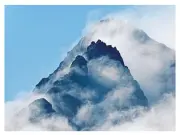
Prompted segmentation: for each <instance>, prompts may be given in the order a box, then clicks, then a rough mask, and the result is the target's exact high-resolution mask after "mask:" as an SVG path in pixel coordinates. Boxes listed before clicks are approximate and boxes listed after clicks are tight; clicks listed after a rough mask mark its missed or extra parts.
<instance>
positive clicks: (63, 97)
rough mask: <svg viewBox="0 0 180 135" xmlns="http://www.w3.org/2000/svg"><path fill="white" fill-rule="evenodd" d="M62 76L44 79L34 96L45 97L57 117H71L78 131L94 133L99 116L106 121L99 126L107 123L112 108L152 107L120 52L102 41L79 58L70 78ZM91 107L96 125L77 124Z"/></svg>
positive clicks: (57, 72) (91, 45) (56, 72)
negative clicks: (106, 119)
mask: <svg viewBox="0 0 180 135" xmlns="http://www.w3.org/2000/svg"><path fill="white" fill-rule="evenodd" d="M61 63H64V61H63V62H61ZM59 72H61V70H60V71H55V72H54V73H53V74H51V75H50V76H49V77H48V78H43V79H42V80H41V81H40V82H39V83H38V84H37V85H36V89H35V90H34V92H35V93H41V94H45V95H46V96H47V98H48V99H49V101H50V103H51V104H52V106H53V109H54V110H55V111H56V113H58V114H60V115H63V116H65V117H67V118H68V120H69V122H70V123H73V125H75V127H76V128H77V129H78V130H82V129H84V128H86V130H88V129H90V128H91V127H92V126H94V124H95V122H94V121H97V116H99V115H101V116H99V118H100V117H103V118H102V119H101V120H98V122H96V123H99V122H101V121H102V120H104V119H105V117H106V115H107V114H108V111H107V109H108V106H109V107H111V108H112V110H114V109H115V110H119V111H123V110H127V109H129V108H131V107H133V106H144V107H148V100H147V98H146V97H145V95H144V93H143V91H142V90H141V88H140V85H139V84H138V82H137V81H136V80H134V78H133V76H132V75H131V73H130V71H129V69H128V67H127V66H125V63H124V61H123V58H122V57H121V55H120V53H119V51H118V50H117V49H116V48H115V47H112V46H111V45H106V44H105V43H104V42H102V41H101V40H98V41H97V42H94V41H93V42H91V44H90V45H89V46H88V47H87V50H86V51H85V52H84V53H83V54H82V55H78V56H76V57H75V59H74V60H73V61H72V63H71V64H70V66H69V69H68V72H67V73H66V74H64V75H62V74H61V76H59ZM57 76H58V77H57ZM114 96H115V98H114ZM89 103H90V104H92V105H93V106H94V107H93V110H94V114H92V116H91V120H92V119H93V121H91V120H89V123H88V124H87V122H86V124H82V123H83V122H82V121H80V123H77V122H76V121H77V120H76V119H77V115H78V113H79V110H80V108H81V107H83V106H85V105H87V104H89ZM103 104H106V107H107V108H106V107H105V106H104V105H103ZM104 107H105V108H104ZM99 109H100V110H104V111H103V112H99V111H100V110H99ZM98 110H99V111H98ZM77 129H76V130H77Z"/></svg>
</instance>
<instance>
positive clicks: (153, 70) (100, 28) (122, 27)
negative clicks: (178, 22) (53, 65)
mask: <svg viewBox="0 0 180 135" xmlns="http://www.w3.org/2000/svg"><path fill="white" fill-rule="evenodd" d="M104 18H106V20H105V21H103V22H95V23H94V22H92V23H91V22H90V23H89V24H87V26H86V28H85V31H84V33H83V35H85V37H86V38H85V41H86V42H85V43H86V44H85V45H86V46H87V45H89V44H90V42H91V41H97V40H98V39H101V40H102V41H104V42H105V43H107V44H109V45H112V46H115V47H117V49H118V50H119V51H120V54H121V56H122V58H123V60H124V62H125V65H127V66H128V68H129V69H130V72H131V73H132V75H133V77H134V78H135V79H136V80H137V81H138V82H139V83H140V86H141V88H142V89H143V91H144V92H145V94H146V96H147V97H148V99H149V100H150V101H152V102H153V100H157V99H158V98H159V96H161V93H162V92H164V91H166V88H168V89H169V90H174V87H173V86H174V85H175V84H174V82H173V80H172V78H174V77H170V76H173V74H174V71H175V69H173V68H172V69H173V70H172V69H168V67H170V65H171V64H172V63H173V61H175V52H174V51H172V50H170V49H168V48H166V47H165V46H164V45H163V44H160V43H158V42H156V41H154V40H152V39H151V38H149V37H148V35H150V36H151V37H152V38H154V39H155V40H157V41H159V42H162V43H165V44H167V45H168V46H170V47H171V48H174V38H175V36H174V34H175V33H174V27H175V24H174V21H175V20H174V19H175V18H174V7H173V6H169V7H167V6H163V7H161V6H158V7H149V6H148V7H136V8H134V9H127V10H123V11H120V12H118V13H115V14H110V15H107V17H104ZM107 18H110V19H109V20H108V19H107ZM165 20H166V21H165ZM136 27H137V28H142V29H143V30H144V31H145V32H147V34H148V35H146V33H144V32H143V31H142V30H140V29H137V28H136ZM170 71H171V72H170ZM167 72H168V75H169V76H168V75H167ZM174 76H175V75H174ZM167 78H171V81H165V80H166V79H167ZM163 79H164V80H163ZM170 86H171V87H170Z"/></svg>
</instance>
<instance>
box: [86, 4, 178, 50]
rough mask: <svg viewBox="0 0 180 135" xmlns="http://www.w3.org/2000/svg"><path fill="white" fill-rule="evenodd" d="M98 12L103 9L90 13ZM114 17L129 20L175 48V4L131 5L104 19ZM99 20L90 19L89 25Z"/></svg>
mask: <svg viewBox="0 0 180 135" xmlns="http://www.w3.org/2000/svg"><path fill="white" fill-rule="evenodd" d="M97 12H98V14H100V12H101V11H100V10H99V11H97V10H96V12H94V11H92V13H91V14H90V15H91V16H93V14H94V16H97V15H96V13H97ZM91 16H90V18H91ZM99 16H100V15H99ZM114 17H116V18H119V19H121V20H124V21H125V22H129V23H130V24H132V25H133V26H135V27H137V28H140V29H142V30H144V31H145V32H146V33H147V34H148V35H149V36H150V37H151V38H153V39H155V40H156V41H158V42H160V43H164V44H165V45H167V46H168V47H170V48H173V49H175V6H173V5H172V6H168V5H167V6H165V5H163V6H131V7H130V8H125V9H123V10H120V11H116V12H114V13H109V14H107V15H106V16H104V17H103V18H102V19H104V18H114ZM96 18H100V17H96ZM97 20H98V19H88V24H87V25H88V26H91V25H92V24H93V23H94V22H96V21H97ZM86 30H87V27H86V28H85V30H84V31H85V32H86Z"/></svg>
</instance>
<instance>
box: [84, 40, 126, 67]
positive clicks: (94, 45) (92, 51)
mask: <svg viewBox="0 0 180 135" xmlns="http://www.w3.org/2000/svg"><path fill="white" fill-rule="evenodd" d="M86 55H87V57H88V59H89V60H91V59H95V58H98V57H101V56H108V57H109V58H110V59H113V60H117V61H120V62H121V64H122V65H123V66H124V61H123V59H122V57H121V55H120V53H119V51H118V50H117V49H116V47H112V46H111V45H106V43H104V42H103V41H101V40H100V39H98V40H97V42H94V41H92V42H91V44H90V45H89V46H88V47H87V52H86Z"/></svg>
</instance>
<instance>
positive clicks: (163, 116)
mask: <svg viewBox="0 0 180 135" xmlns="http://www.w3.org/2000/svg"><path fill="white" fill-rule="evenodd" d="M137 112H138V113H139V114H140V117H137V118H133V115H135V114H136V113H137ZM125 116H126V117H127V116H128V117H131V118H132V119H131V120H130V121H123V122H121V123H120V124H117V125H114V124H113V121H114V120H118V119H123V117H125ZM95 129H96V130H113V131H114V130H118V131H119V130H121V131H125V130H126V131H137V130H138V131H140V130H147V131H149V130H153V131H154V130H156V131H158V130H160V131H168V130H175V98H174V96H173V95H172V94H167V95H164V97H163V99H161V100H160V101H159V103H158V104H156V105H154V106H152V108H151V109H150V110H148V111H146V110H144V109H143V108H138V107H137V108H133V109H131V110H128V111H127V112H124V113H119V112H117V111H114V112H111V113H109V115H108V116H107V119H106V121H105V123H104V124H103V125H101V126H99V127H95Z"/></svg>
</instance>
